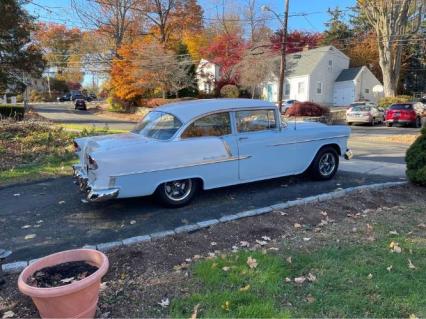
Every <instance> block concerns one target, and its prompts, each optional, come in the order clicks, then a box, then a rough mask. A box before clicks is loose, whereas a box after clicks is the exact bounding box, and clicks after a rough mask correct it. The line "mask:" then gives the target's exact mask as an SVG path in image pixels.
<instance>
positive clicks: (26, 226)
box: [21, 225, 31, 229]
mask: <svg viewBox="0 0 426 319" xmlns="http://www.w3.org/2000/svg"><path fill="white" fill-rule="evenodd" d="M30 227H31V225H24V226H22V227H21V228H22V229H27V228H30Z"/></svg>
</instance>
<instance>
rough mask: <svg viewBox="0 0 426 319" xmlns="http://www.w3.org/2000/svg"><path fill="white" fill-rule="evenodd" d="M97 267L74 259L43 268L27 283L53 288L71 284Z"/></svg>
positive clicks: (38, 286) (88, 274) (91, 272)
mask: <svg viewBox="0 0 426 319" xmlns="http://www.w3.org/2000/svg"><path fill="white" fill-rule="evenodd" d="M96 270H98V268H97V267H95V266H92V265H90V264H88V263H87V262H85V261H72V262H68V263H63V264H59V265H55V266H52V267H46V268H42V269H40V270H38V271H36V272H35V273H34V274H33V275H32V276H31V277H29V278H28V280H27V284H28V285H30V286H33V287H37V288H53V287H61V286H65V285H69V284H71V283H73V282H74V281H78V280H82V279H84V278H86V277H88V276H90V275H91V274H93V273H94V272H95V271H96Z"/></svg>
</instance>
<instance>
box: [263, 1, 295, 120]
mask: <svg viewBox="0 0 426 319" xmlns="http://www.w3.org/2000/svg"><path fill="white" fill-rule="evenodd" d="M288 6H289V0H285V4H284V20H282V19H281V18H280V15H279V14H278V13H276V12H275V11H274V10H272V9H271V8H269V7H268V6H266V5H264V6H262V11H263V12H271V13H272V14H273V15H274V16H275V17H276V18H277V19H278V21H279V22H280V24H281V27H282V30H283V34H282V40H281V50H280V51H281V62H280V77H279V81H278V107H279V109H280V113H282V106H283V91H284V74H285V66H286V56H285V54H286V49H287V25H288Z"/></svg>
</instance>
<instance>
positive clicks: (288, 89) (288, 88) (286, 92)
mask: <svg viewBox="0 0 426 319" xmlns="http://www.w3.org/2000/svg"><path fill="white" fill-rule="evenodd" d="M284 95H290V83H289V82H286V84H285V86H284Z"/></svg>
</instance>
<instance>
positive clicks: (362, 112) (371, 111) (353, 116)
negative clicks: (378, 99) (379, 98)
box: [346, 102, 385, 125]
mask: <svg viewBox="0 0 426 319" xmlns="http://www.w3.org/2000/svg"><path fill="white" fill-rule="evenodd" d="M384 121H385V110H384V109H383V108H381V107H379V106H377V104H376V103H373V102H354V103H352V104H351V105H350V106H349V109H348V110H347V111H346V123H347V124H348V125H352V124H370V125H375V124H377V123H383V122H384Z"/></svg>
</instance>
